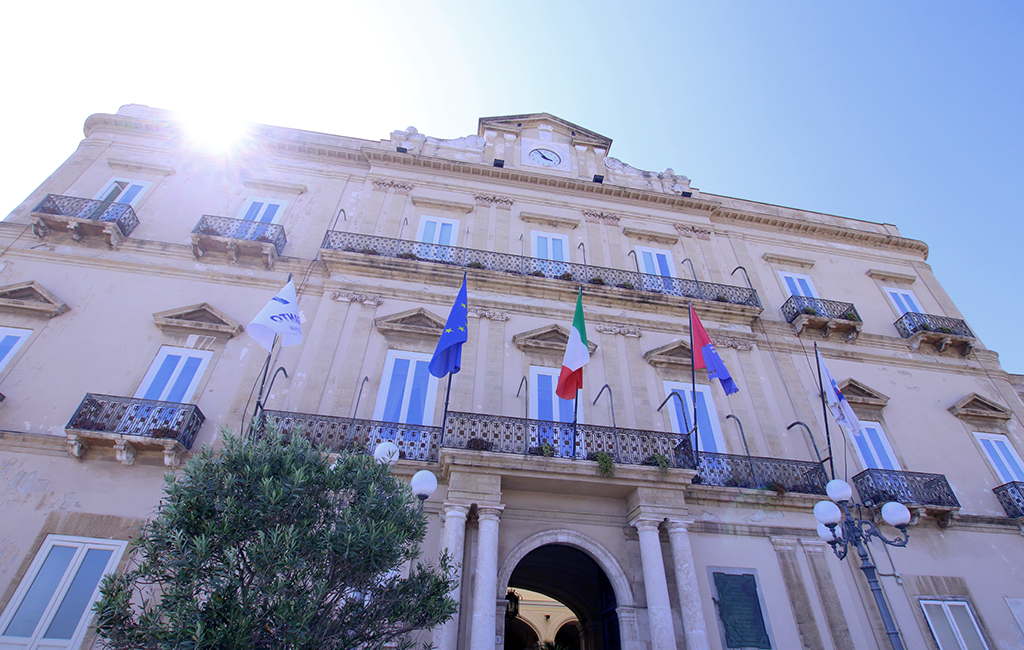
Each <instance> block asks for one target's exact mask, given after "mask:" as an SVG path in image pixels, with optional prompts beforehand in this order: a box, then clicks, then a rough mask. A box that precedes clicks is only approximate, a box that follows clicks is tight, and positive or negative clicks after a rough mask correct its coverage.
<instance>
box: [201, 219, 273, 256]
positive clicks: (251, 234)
mask: <svg viewBox="0 0 1024 650" xmlns="http://www.w3.org/2000/svg"><path fill="white" fill-rule="evenodd" d="M192 234H193V235H211V236H213V237H224V238H226V239H237V240H240V241H252V242H260V243H264V244H273V245H274V249H275V250H276V251H277V254H278V255H280V254H281V253H282V251H284V247H285V244H287V243H288V237H287V236H286V235H285V232H284V228H283V227H282V226H281V225H280V224H276V223H260V222H258V221H246V220H244V219H232V218H230V217H216V216H213V215H209V214H204V215H203V216H202V217H201V218H200V219H199V223H197V224H196V227H195V228H193V229H192Z"/></svg>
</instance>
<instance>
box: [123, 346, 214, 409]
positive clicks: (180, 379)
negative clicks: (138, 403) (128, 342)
mask: <svg viewBox="0 0 1024 650" xmlns="http://www.w3.org/2000/svg"><path fill="white" fill-rule="evenodd" d="M212 356H213V352H210V351H206V350H188V349H186V348H173V347H169V346H166V345H165V346H164V347H162V348H160V352H159V353H158V354H157V355H156V360H154V361H153V365H151V366H150V367H149V371H148V372H147V373H146V376H145V378H144V379H143V380H142V384H141V385H140V386H139V389H138V390H137V391H135V397H137V398H141V399H153V400H160V401H162V402H177V403H179V404H184V403H186V402H188V401H189V400H191V399H192V395H193V394H194V393H195V390H196V388H197V387H198V386H199V381H200V380H201V379H202V378H203V373H204V372H205V371H206V366H207V365H208V364H209V363H210V358H211V357H212Z"/></svg>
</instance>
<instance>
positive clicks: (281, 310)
mask: <svg viewBox="0 0 1024 650" xmlns="http://www.w3.org/2000/svg"><path fill="white" fill-rule="evenodd" d="M298 303H299V301H298V298H296V297H295V281H294V280H288V284H286V285H284V287H282V288H281V290H280V291H278V292H277V295H276V296H274V297H273V298H271V299H270V302H268V303H267V306H266V307H264V308H263V309H261V310H260V313H258V314H256V317H255V318H253V319H252V322H251V323H249V336H251V337H253V338H254V339H256V342H257V343H259V344H260V345H262V346H263V347H265V348H266V349H267V350H270V349H271V348H273V347H274V335H275V334H280V335H281V345H298V344H299V343H302V320H301V317H300V316H299V304H298Z"/></svg>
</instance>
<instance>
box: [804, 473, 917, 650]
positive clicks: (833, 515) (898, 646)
mask: <svg viewBox="0 0 1024 650" xmlns="http://www.w3.org/2000/svg"><path fill="white" fill-rule="evenodd" d="M825 492H826V493H827V494H828V497H829V498H830V499H832V501H819V502H818V503H816V504H814V518H815V519H817V520H818V537H820V538H821V539H822V540H824V541H826V542H828V543H829V544H831V545H832V551H833V552H835V554H836V557H838V558H839V559H840V560H842V559H843V558H845V557H846V553H847V551H848V550H849V546H850V544H853V546H854V547H856V549H857V555H859V556H860V570H861V571H863V572H864V575H865V576H866V577H867V579H868V584H869V585H870V586H871V593H872V595H874V597H875V604H876V605H877V606H878V613H879V614H881V615H882V622H883V623H884V624H885V633H886V634H887V635H888V636H889V643H891V644H892V648H893V650H903V642H902V641H901V640H900V633H899V632H897V631H896V624H895V623H894V622H893V620H892V614H890V613H889V606H888V605H887V604H886V603H885V597H884V596H883V595H882V586H881V585H880V584H879V583H878V574H877V572H876V571H875V565H874V564H872V562H871V558H869V557H868V547H867V543H868V542H869V541H871V538H872V537H877V538H878V539H880V540H882V542H883V543H884V544H886V545H888V546H899V547H903V546H906V545H907V540H908V539H909V537H910V535H909V534H908V533H907V524H908V523H910V511H909V510H907V507H906V506H905V505H903V504H902V503H898V502H896V501H890V502H888V503H886V504H885V505H884V506H882V519H884V520H885V521H886V523H888V524H889V525H890V526H894V527H896V528H898V529H899V530H900V532H901V533H903V538H902V539H901V538H896V539H887V538H886V537H885V535H883V534H882V533H881V531H879V530H878V527H877V526H875V524H874V522H872V521H870V520H868V519H857V518H855V517H854V516H853V515H852V514H850V509H851V508H858V509H859V508H861V507H863V506H861V505H859V504H856V503H854V502H853V501H852V500H851V499H852V497H853V489H852V488H851V487H850V484H849V483H847V482H846V481H843V480H841V479H832V480H831V481H829V482H828V485H826V486H825ZM837 504H838V505H837Z"/></svg>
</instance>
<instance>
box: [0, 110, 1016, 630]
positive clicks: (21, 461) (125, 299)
mask: <svg viewBox="0 0 1024 650" xmlns="http://www.w3.org/2000/svg"><path fill="white" fill-rule="evenodd" d="M85 136H86V137H85V140H83V141H82V143H81V145H80V146H79V147H78V149H77V150H76V151H75V152H74V153H73V154H72V155H71V156H70V157H69V158H68V159H67V161H66V162H65V163H64V164H63V165H61V166H60V167H59V168H58V169H57V170H56V171H54V172H53V174H52V175H51V176H50V177H49V178H47V179H46V180H45V181H44V182H43V183H42V184H41V185H40V186H39V188H38V189H36V190H35V191H34V192H32V193H31V194H30V195H29V196H28V198H27V199H26V200H25V201H24V202H23V203H22V204H21V205H20V206H19V207H18V208H17V209H16V210H15V211H14V212H13V213H12V214H11V215H10V216H9V217H8V218H7V219H6V220H5V221H3V222H2V223H0V244H2V248H0V329H2V330H3V331H2V332H0V334H2V337H0V392H2V393H3V395H4V399H3V401H2V402H0V404H2V406H3V408H2V410H0V429H2V432H0V522H2V525H0V611H2V614H0V648H28V647H32V648H35V647H46V648H58V647H60V648H64V647H67V648H77V647H89V646H90V644H91V643H92V642H93V641H94V635H93V634H92V633H91V632H89V629H88V619H89V616H88V614H87V613H86V611H87V605H88V602H89V597H90V590H91V589H94V587H95V585H96V583H97V581H98V579H99V577H100V576H101V575H102V574H103V573H104V572H108V571H114V570H117V568H118V566H123V563H124V562H125V560H126V553H125V550H126V540H127V539H128V538H129V535H130V534H131V531H132V530H133V529H134V528H135V527H137V526H138V525H139V524H140V522H142V521H144V520H145V519H146V518H147V517H149V516H151V514H152V512H153V509H154V506H155V505H156V503H157V502H158V500H159V497H160V494H161V490H162V485H163V484H162V478H163V475H164V473H165V472H167V471H168V470H171V471H173V469H174V468H176V467H178V466H179V465H180V463H181V462H182V460H183V459H184V458H186V457H187V456H188V455H189V454H190V453H191V452H192V451H193V450H197V449H199V448H200V447H201V446H204V445H213V446H216V444H217V439H218V436H219V428H220V427H222V426H226V427H228V428H231V429H235V430H241V429H243V428H244V427H245V426H246V423H247V420H248V418H249V417H251V415H252V413H253V407H254V398H253V390H254V387H255V385H256V382H257V380H258V379H259V375H260V371H261V368H262V366H263V363H264V359H265V356H264V351H263V350H262V348H260V347H259V346H258V345H257V344H256V343H255V342H254V341H253V340H252V339H251V338H250V337H249V336H248V335H247V334H246V333H245V332H244V324H246V323H248V322H249V320H250V319H251V318H252V317H253V316H254V315H255V314H256V313H257V312H258V311H259V310H260V308H261V307H262V306H263V305H264V304H265V303H266V301H267V300H268V299H269V298H270V297H271V296H272V295H274V293H275V292H276V291H277V290H278V289H279V288H280V287H281V286H282V285H284V284H285V281H286V278H287V277H288V276H289V274H291V275H292V276H293V277H294V279H295V281H296V286H297V287H298V291H299V308H300V310H301V311H302V313H303V315H304V318H305V324H304V325H303V329H304V336H305V339H304V342H303V344H302V345H299V346H294V347H285V348H279V349H277V350H275V353H274V359H273V364H272V368H277V367H279V366H280V367H284V368H285V369H286V370H287V372H288V376H287V378H286V377H284V376H283V375H282V376H278V377H277V378H276V382H275V383H274V384H273V389H272V391H271V393H270V395H269V397H268V398H267V400H266V407H267V409H268V411H267V415H268V416H269V417H274V418H277V419H278V420H279V421H280V422H281V424H282V425H283V426H284V427H286V428H288V429H289V430H298V429H297V426H298V425H300V424H301V425H302V430H303V432H304V435H307V436H310V437H311V438H313V439H314V440H315V441H316V442H317V443H319V444H322V445H324V446H325V447H326V448H327V449H339V448H341V447H344V446H347V445H351V444H353V443H359V444H362V445H364V446H366V447H369V448H372V447H373V446H374V445H375V444H377V443H378V442H380V441H382V440H393V441H394V442H396V444H398V445H399V447H400V449H401V450H402V453H403V459H402V460H400V461H399V462H398V463H397V464H396V465H395V467H394V471H395V472H398V473H400V474H401V475H403V476H410V475H411V474H412V473H414V472H416V471H418V470H421V469H431V470H432V471H434V472H435V473H436V474H437V476H438V478H439V481H440V484H441V485H440V488H439V490H438V491H437V493H435V494H434V495H433V497H431V498H430V499H429V500H428V501H427V502H426V510H425V511H426V512H427V513H428V516H429V520H430V529H429V533H428V536H427V540H426V542H425V549H424V550H425V556H426V557H436V555H437V554H438V552H439V551H440V549H441V548H442V547H445V548H448V549H451V551H452V552H453V553H454V554H455V556H456V557H457V558H460V559H461V560H462V572H461V587H460V589H459V590H458V592H457V593H455V594H454V595H455V597H456V598H457V600H458V601H459V603H460V609H459V613H458V616H457V617H456V618H455V619H454V620H452V621H451V622H450V623H449V624H447V625H445V626H444V627H442V628H440V629H436V630H433V631H432V632H431V633H430V634H427V635H425V638H429V639H430V640H432V641H433V642H434V643H435V644H436V645H437V647H438V648H442V649H444V650H452V649H454V648H473V649H474V650H475V649H482V648H492V647H494V648H519V647H524V646H527V645H529V644H532V643H534V642H535V641H536V640H538V639H544V638H551V635H552V634H554V633H556V632H558V631H556V630H548V629H545V630H541V629H538V628H539V627H541V626H542V625H541V623H538V622H537V621H539V620H540V619H542V618H543V616H544V615H545V613H544V612H545V611H547V610H544V608H552V609H551V612H557V616H560V617H561V618H557V621H559V622H560V623H561V622H562V621H564V624H561V626H560V630H561V632H558V633H559V634H560V637H558V638H560V639H562V640H567V642H569V643H570V644H573V645H575V646H576V647H579V648H585V649H586V650H617V649H623V650H640V649H646V648H652V649H658V650H662V649H667V648H687V649H705V648H711V649H716V650H717V649H719V648H727V647H728V648H734V647H744V648H749V647H756V648H778V649H790V648H808V649H829V650H832V649H835V650H852V649H853V648H859V649H861V648H882V649H884V648H888V647H889V645H888V644H889V641H888V639H887V637H886V635H885V632H884V628H883V625H882V622H881V619H880V616H879V612H878V609H877V608H876V605H875V601H874V599H873V598H872V594H871V592H870V591H869V590H868V586H867V583H866V582H865V579H864V576H863V575H862V573H861V572H860V571H859V570H858V566H859V564H858V561H857V560H856V558H855V557H852V556H851V557H850V558H848V559H846V560H839V559H838V558H837V557H836V556H835V555H834V554H833V552H832V549H831V548H830V547H829V545H828V544H826V543H825V542H823V541H821V540H820V539H819V537H818V534H817V532H816V520H815V518H814V516H813V514H812V507H813V505H814V504H815V503H816V502H817V501H819V500H821V499H823V498H824V497H823V496H822V495H823V493H824V485H825V481H826V480H827V478H828V477H831V474H832V473H833V472H834V474H835V476H837V477H839V478H845V479H847V480H849V481H850V482H851V483H852V484H853V485H854V486H855V488H856V492H857V495H856V496H857V498H858V499H859V501H860V502H861V503H866V504H868V506H869V507H868V508H865V509H864V510H862V511H861V514H862V516H864V517H865V518H871V517H873V516H874V515H876V514H877V509H878V507H879V506H880V505H881V504H882V503H883V502H885V501H889V500H897V501H900V502H903V503H905V504H906V505H907V506H908V507H909V508H910V510H911V512H912V514H913V518H912V521H911V525H910V527H909V537H910V541H909V544H908V545H907V547H906V548H892V549H890V548H889V547H887V546H885V545H883V544H881V543H880V542H879V541H877V540H875V541H873V542H872V543H871V544H870V545H869V548H870V549H871V552H872V557H873V559H874V561H875V563H876V564H877V565H878V567H879V572H880V573H881V584H882V587H883V590H884V597H885V600H886V601H887V604H888V607H889V608H890V609H891V611H892V613H893V616H894V618H895V622H896V626H897V627H898V630H899V633H900V635H901V637H902V639H903V642H904V644H905V646H906V647H907V648H931V649H933V650H935V649H937V648H938V649H941V650H947V649H950V648H966V649H969V650H975V649H978V648H991V649H993V650H994V649H995V648H1000V649H1001V648H1013V647H1024V634H1022V632H1021V626H1022V623H1024V575H1022V572H1021V569H1020V567H1021V562H1020V559H1019V558H1020V557H1021V556H1020V555H1018V554H1019V553H1021V551H1022V550H1024V541H1022V540H1021V536H1020V533H1021V526H1020V523H1021V521H1022V520H1021V519H1018V517H1019V516H1020V515H1021V514H1024V513H1022V511H1021V509H1022V507H1024V502H1022V499H1021V487H1022V485H1024V483H1022V481H1024V470H1022V464H1021V460H1020V456H1019V454H1018V451H1017V450H1018V449H1021V448H1022V447H1024V439H1022V437H1021V436H1022V429H1021V420H1020V418H1021V415H1022V413H1024V404H1022V402H1021V399H1020V397H1019V396H1018V394H1017V392H1016V390H1015V385H1014V384H1015V383H1016V384H1019V381H1017V379H1019V378H1011V376H1010V375H1008V374H1007V373H1006V372H1005V371H1004V370H1003V369H1002V368H1001V367H1000V366H999V362H998V357H997V355H996V353H995V352H994V351H991V350H988V349H986V348H984V347H983V345H982V344H981V342H980V341H977V340H976V338H975V337H974V335H973V333H972V331H971V329H970V328H969V326H968V325H967V323H965V322H964V320H962V315H961V314H960V313H959V312H958V311H957V308H956V306H955V305H953V303H952V302H951V301H950V299H949V297H948V296H947V295H946V293H945V292H944V291H943V289H942V287H941V285H940V284H939V282H938V281H937V279H936V278H935V276H934V275H933V274H932V271H931V269H930V267H929V266H928V264H927V263H926V261H925V260H926V258H927V253H928V249H927V246H926V245H925V244H924V243H923V242H920V241H915V240H911V239H907V238H904V237H902V236H900V234H899V232H898V231H897V229H896V228H895V227H894V226H891V225H888V224H879V223H873V222H870V221H861V220H857V219H852V218H846V217H838V216H833V215H827V214H819V213H812V212H806V211H801V210H795V209H791V208H785V207H780V206H774V205H767V204H763V203H758V202H756V201H749V200H742V199H735V198H731V197H727V196H721V195H715V194H710V193H706V192H702V191H700V190H698V189H697V188H695V187H693V186H691V184H690V180H689V179H688V178H687V177H685V176H682V175H679V174H676V173H675V172H673V171H672V170H671V169H667V170H665V171H664V172H648V171H643V170H640V169H636V168H634V167H631V166H630V165H628V164H626V163H624V162H622V161H620V160H617V159H616V158H613V157H611V156H610V155H609V154H610V149H611V145H612V141H611V139H609V138H607V137H605V136H602V135H600V134H597V133H595V132H593V131H589V130H587V129H586V128H583V127H580V126H577V125H575V124H572V123H570V122H567V121H565V120H562V119H560V118H558V117H555V116H552V115H548V114H534V115H515V116H506V117H495V118H484V119H481V120H480V122H479V125H478V128H477V131H476V133H475V134H473V135H469V136H466V137H464V138H458V139H454V140H443V139H438V138H433V137H429V136H425V135H423V134H421V133H419V132H417V130H416V129H413V128H409V129H406V130H404V131H395V132H393V133H392V134H391V135H390V137H389V138H387V139H384V140H381V141H367V140H361V139H356V138H348V137H343V136H335V135H326V134H321V133H311V132H306V131H299V130H294V129H287V128H279V127H271V126H253V127H251V128H250V130H249V133H248V135H247V136H246V137H245V138H244V139H243V140H242V141H241V143H240V144H238V145H237V146H235V147H234V148H233V149H231V150H229V151H222V152H216V151H210V150H205V149H203V148H202V147H200V146H199V145H198V144H196V143H194V142H193V141H191V140H190V139H189V138H188V135H187V132H186V131H185V129H184V128H183V127H182V125H181V124H180V123H179V122H178V121H176V118H175V116H174V115H173V114H171V113H168V112H165V111H160V110H155V109H151V108H148V107H145V106H137V105H129V106H125V107H123V108H121V109H120V110H119V111H118V112H117V113H116V114H113V115H107V114H99V115H93V116H91V117H89V118H88V120H86V123H85ZM26 190H27V188H26ZM861 216H865V217H870V216H871V215H861ZM463 273H466V274H467V278H468V287H469V294H468V296H469V313H470V319H469V341H468V343H467V344H466V346H465V348H464V351H463V367H462V371H461V372H460V373H459V374H457V375H455V377H454V379H453V382H452V390H451V402H450V411H449V413H448V416H447V420H446V422H445V427H444V431H443V432H442V426H441V425H442V419H443V412H444V397H445V388H446V384H445V382H444V381H439V380H436V379H434V378H432V377H430V376H429V375H428V374H427V373H426V364H427V360H428V359H429V357H430V354H431V352H432V351H433V349H434V345H435V343H436V341H437V339H438V336H439V331H440V329H441V328H442V326H443V324H444V320H445V318H446V316H447V313H448V310H449V308H450V306H451V304H452V300H453V298H454V296H455V293H456V291H457V290H458V287H459V284H460V282H461V280H462V277H463ZM581 286H582V295H583V303H584V308H585V315H586V316H585V317H586V328H587V335H588V339H589V348H590V352H591V361H590V363H589V364H588V365H587V366H586V368H585V370H584V373H585V385H584V389H583V390H582V391H581V394H580V399H579V403H578V410H579V417H578V423H577V425H576V426H575V427H573V425H572V424H571V422H572V412H573V405H572V402H567V401H564V400H560V399H559V398H557V396H556V395H555V394H554V385H555V382H556V380H557V376H558V372H559V367H560V365H561V360H562V354H563V350H564V348H565V344H566V341H567V335H568V328H569V326H570V324H571V322H572V316H573V308H574V305H575V300H576V295H577V291H578V290H579V289H580V287H581ZM691 303H692V305H693V306H694V309H695V312H696V314H697V315H698V316H699V318H700V319H701V320H702V322H703V324H704V326H705V328H706V329H707V331H708V333H709V334H710V336H711V337H712V339H713V340H714V342H715V344H716V346H717V348H718V351H719V353H720V354H721V356H722V359H723V361H724V363H725V365H726V366H727V368H728V369H729V371H730V373H731V374H732V376H733V378H734V379H735V381H736V383H737V385H738V387H739V392H738V393H736V394H733V395H728V396H727V395H726V394H725V393H724V392H723V391H722V388H721V386H720V385H719V383H718V382H717V381H716V382H711V381H709V379H708V376H707V373H706V372H705V371H704V370H698V371H697V372H696V390H692V389H691V384H690V381H691V362H690V348H689V346H690V343H689V325H688V305H690V304H691ZM815 343H817V346H818V348H819V349H820V350H821V353H822V356H823V358H824V359H825V361H826V363H827V364H828V367H829V368H830V369H831V372H832V374H833V376H834V377H835V379H836V380H837V381H838V382H839V384H840V387H841V388H842V389H843V391H844V393H845V395H846V396H847V398H848V400H849V402H850V403H851V405H852V407H853V409H854V411H855V412H856V414H857V416H858V417H859V419H860V420H861V423H862V424H863V427H862V428H861V429H860V430H859V431H858V432H857V433H856V434H855V435H850V436H847V435H844V434H843V432H842V430H841V429H840V428H839V427H838V426H836V423H835V422H834V421H832V420H831V416H829V427H830V428H829V439H830V441H831V454H830V453H829V444H828V443H829V440H828V439H826V435H825V420H824V419H823V409H822V406H821V401H820V398H819V389H818V377H817V373H816V371H815V366H816V364H815V357H814V345H815ZM694 412H696V414H697V415H696V419H697V424H698V425H699V426H698V428H697V430H698V433H697V434H696V435H697V436H699V440H698V441H696V442H698V443H699V444H698V445H696V447H697V452H696V453H695V452H694V445H693V443H694V442H695V441H694V440H693V436H691V435H688V434H687V432H688V431H691V430H692V428H693V425H692V420H693V413H694ZM804 425H806V427H805V426H804ZM442 433H443V436H442ZM818 450H820V457H821V458H823V459H824V461H823V462H819V455H818ZM599 452H604V453H606V454H608V455H609V456H610V457H611V458H612V460H613V461H614V463H613V465H612V466H611V468H610V469H611V472H612V475H610V476H609V475H604V474H602V473H600V472H599V463H598V462H595V461H594V460H588V458H593V457H594V456H595V454H597V453H599ZM833 468H834V469H833ZM826 470H827V472H828V474H826ZM880 528H881V529H882V531H883V532H884V533H885V534H886V535H888V536H890V537H895V536H896V535H897V532H896V531H895V530H894V529H892V528H889V527H887V526H885V525H880ZM853 555H856V553H854V554H853ZM509 590H519V591H521V592H524V593H532V594H535V597H534V599H533V600H532V601H529V602H524V603H523V604H522V606H523V609H522V610H521V611H520V615H519V616H515V615H514V614H515V610H514V609H511V610H510V604H511V603H513V601H516V600H517V599H515V598H512V599H511V600H510V599H507V598H506V594H508V593H509ZM536 594H539V595H540V596H536ZM64 603H69V604H68V605H65V604H64ZM530 603H533V605H530ZM558 603H560V605H558ZM530 606H533V607H534V608H535V609H534V610H531V611H528V610H529V607H530ZM559 607H562V609H559ZM536 608H540V609H536ZM565 609H567V610H568V611H569V612H570V613H571V615H564V610H565ZM542 610H543V611H542ZM547 615H549V616H550V615H551V614H550V613H548V614H547ZM538 617H540V618H538ZM531 620H532V621H534V622H533V623H531ZM546 620H549V621H550V620H551V619H550V618H549V619H546Z"/></svg>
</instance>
